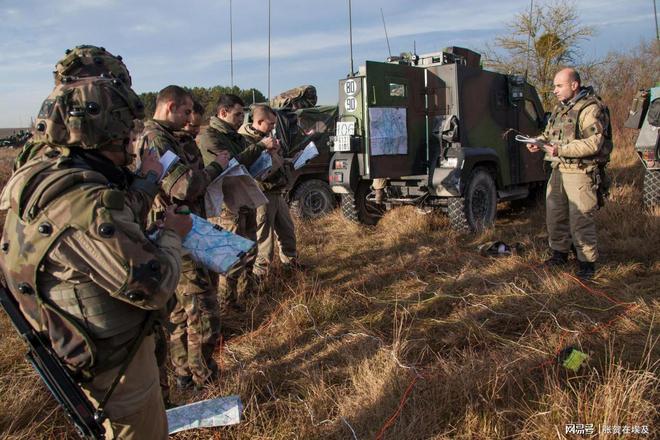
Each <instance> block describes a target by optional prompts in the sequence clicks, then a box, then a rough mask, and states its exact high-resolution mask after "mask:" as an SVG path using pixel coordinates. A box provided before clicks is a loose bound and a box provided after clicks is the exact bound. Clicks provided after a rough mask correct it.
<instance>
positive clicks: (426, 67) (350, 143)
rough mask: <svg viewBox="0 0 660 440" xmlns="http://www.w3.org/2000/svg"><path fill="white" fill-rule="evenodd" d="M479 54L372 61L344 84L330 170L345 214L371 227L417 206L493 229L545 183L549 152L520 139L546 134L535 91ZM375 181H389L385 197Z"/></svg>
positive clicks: (454, 51) (469, 226)
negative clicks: (505, 206)
mask: <svg viewBox="0 0 660 440" xmlns="http://www.w3.org/2000/svg"><path fill="white" fill-rule="evenodd" d="M480 58H481V56H480V55H479V54H478V53H476V52H473V51H471V50H468V49H464V48H459V47H450V48H447V49H445V50H444V51H442V52H437V53H430V54H426V55H420V56H418V55H415V54H407V55H404V56H401V57H390V58H389V59H388V61H387V62H374V61H367V62H366V64H365V65H364V66H361V67H360V69H359V71H358V72H357V73H356V74H351V75H349V76H348V77H347V78H346V79H343V80H341V81H339V115H338V120H337V126H336V132H335V136H334V137H333V138H331V141H330V150H331V151H332V152H333V155H332V158H331V160H330V165H329V170H328V173H329V181H330V185H331V187H332V191H333V192H335V193H336V194H339V195H340V196H341V207H342V212H343V214H344V215H345V216H346V217H347V218H349V219H351V220H354V221H358V222H362V223H367V224H374V223H376V222H377V221H378V218H379V217H380V216H381V215H382V213H383V212H384V210H386V209H389V208H391V207H393V206H396V205H402V204H413V205H417V206H419V207H421V208H425V209H428V208H434V207H435V208H440V209H442V210H443V211H445V212H446V213H447V214H448V215H449V217H450V223H451V225H452V227H454V228H456V229H459V230H472V231H479V230H481V229H483V228H485V227H489V226H491V225H493V223H494V220H495V216H496V212H497V203H498V202H499V201H506V200H515V199H523V198H526V197H528V196H530V194H531V193H532V192H533V191H534V190H536V189H538V188H541V187H543V185H544V183H545V181H546V173H545V171H544V166H543V157H542V155H540V154H534V153H530V152H529V151H528V150H527V149H526V148H525V146H524V145H523V144H521V143H518V142H516V141H515V139H514V136H513V134H515V133H518V132H519V133H524V134H526V135H536V134H538V133H539V132H540V131H541V130H542V128H543V126H544V120H545V113H544V110H543V107H542V105H541V101H540V99H539V97H538V95H537V93H536V90H535V89H534V87H532V86H531V85H530V84H529V83H527V82H526V81H525V79H524V78H523V77H521V76H516V75H504V74H500V73H495V72H490V71H487V70H484V69H483V68H482V67H481V62H480ZM375 179H378V180H377V181H378V182H381V183H385V184H384V193H385V197H383V198H382V201H381V200H377V199H376V197H375V196H374V191H373V190H372V183H373V182H374V180H375ZM377 202H379V203H377Z"/></svg>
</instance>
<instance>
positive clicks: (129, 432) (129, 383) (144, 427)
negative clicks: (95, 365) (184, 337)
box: [81, 335, 168, 440]
mask: <svg viewBox="0 0 660 440" xmlns="http://www.w3.org/2000/svg"><path fill="white" fill-rule="evenodd" d="M154 350H155V345H154V336H153V335H149V336H146V337H145V338H144V340H143V341H142V344H141V345H140V348H138V350H137V352H136V353H135V356H134V357H133V360H132V361H131V363H130V364H129V365H128V368H127V369H126V372H125V373H124V375H123V376H122V378H121V380H120V381H119V384H118V385H117V388H115V390H114V392H113V393H112V396H111V397H110V400H109V401H108V403H107V404H106V406H105V412H106V414H107V415H108V420H106V422H105V423H104V424H103V426H104V427H105V428H106V438H107V439H121V440H142V439H154V440H165V439H167V437H168V436H167V417H166V415H165V406H164V405H163V398H162V397H161V393H160V386H159V384H158V366H157V365H156V356H155V355H154ZM120 367H121V366H118V367H116V368H113V369H112V370H109V371H106V372H103V373H101V374H99V375H97V376H96V377H94V379H93V380H92V381H91V382H85V383H82V384H81V387H82V388H83V391H84V392H85V394H86V395H87V397H89V399H90V400H91V401H92V403H93V404H95V405H99V403H100V402H101V400H102V399H103V397H104V396H105V393H106V392H107V391H108V389H109V388H110V385H111V384H112V382H113V381H114V379H115V377H116V376H117V372H118V371H119V368H120Z"/></svg>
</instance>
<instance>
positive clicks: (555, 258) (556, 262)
mask: <svg viewBox="0 0 660 440" xmlns="http://www.w3.org/2000/svg"><path fill="white" fill-rule="evenodd" d="M566 263H568V252H559V251H556V250H554V249H553V250H552V256H551V257H550V258H548V259H547V260H545V261H544V262H543V264H544V265H545V266H547V267H557V266H563V265H565V264H566Z"/></svg>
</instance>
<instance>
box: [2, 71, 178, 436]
mask: <svg viewBox="0 0 660 440" xmlns="http://www.w3.org/2000/svg"><path fill="white" fill-rule="evenodd" d="M142 117H143V110H142V106H141V104H140V101H139V99H138V97H137V95H135V93H134V92H133V90H131V89H130V87H129V86H128V85H127V84H126V83H125V82H123V81H120V80H118V79H116V78H110V77H94V76H87V77H82V76H81V77H63V78H62V81H61V82H60V84H58V85H57V86H56V87H55V89H54V90H53V92H52V93H51V94H50V95H49V96H48V98H47V99H46V100H45V101H44V103H43V105H42V107H41V110H40V111H39V115H38V117H37V120H36V132H35V138H36V139H37V141H38V142H41V143H42V144H43V145H44V146H45V148H44V149H43V150H42V154H39V155H36V156H34V157H32V158H27V159H26V160H25V162H24V163H22V164H20V166H19V167H18V168H17V170H16V171H15V172H14V174H13V175H12V177H11V178H10V180H9V182H8V183H7V185H6V186H5V188H4V191H3V193H2V197H1V198H0V209H2V210H5V211H7V216H6V221H5V225H4V231H3V236H2V252H1V253H0V267H1V268H2V270H3V272H4V275H5V278H6V280H7V284H8V286H9V290H10V292H11V294H12V295H13V296H14V297H15V299H16V300H17V302H18V303H19V305H20V307H21V311H22V312H23V314H24V315H25V317H26V319H27V320H28V321H29V322H30V323H31V325H32V326H33V327H34V328H35V329H36V330H37V331H39V332H41V333H42V334H43V335H44V336H45V337H47V338H48V339H49V340H50V343H51V345H52V348H53V351H54V352H55V354H56V355H57V356H58V357H59V358H60V359H61V360H62V362H63V364H64V365H66V366H67V367H68V369H69V370H70V371H71V372H72V375H73V377H75V378H76V379H77V380H78V381H79V383H80V385H81V387H82V388H83V390H84V391H85V393H86V394H87V395H88V397H89V398H90V400H91V401H92V402H93V403H94V404H95V405H97V406H99V407H102V408H103V409H104V412H105V413H106V414H107V416H108V420H106V422H105V423H104V426H105V427H106V430H107V431H108V434H109V435H108V437H109V438H122V439H144V438H150V439H165V438H167V418H166V416H165V411H164V406H163V400H162V397H161V393H160V388H159V386H158V368H157V366H156V360H155V356H154V337H153V334H152V329H153V321H154V315H155V312H156V311H158V310H160V309H163V308H164V307H165V305H166V303H167V302H168V301H169V300H170V298H171V297H172V295H173V293H174V289H175V287H176V285H177V283H178V281H179V275H180V270H181V240H182V237H183V236H185V235H186V234H187V233H188V231H189V230H190V227H191V221H190V218H189V217H188V216H186V215H180V214H177V213H176V212H175V207H174V206H170V207H168V208H167V210H166V215H165V217H164V220H163V224H162V229H161V231H160V234H159V236H158V238H157V239H155V240H154V241H152V240H150V239H149V238H147V237H146V236H145V234H144V233H143V231H142V228H141V220H140V218H139V214H138V212H139V208H140V207H144V204H146V203H147V201H148V199H151V200H153V197H154V196H155V192H156V190H157V186H156V185H155V184H154V183H153V182H149V180H148V179H143V180H138V181H137V182H138V184H137V186H136V184H135V182H136V181H131V179H129V178H128V174H127V172H126V171H125V170H124V169H122V168H121V167H122V166H123V165H126V163H127V162H128V161H129V160H130V157H129V156H128V155H127V153H126V147H127V145H128V142H129V138H130V134H131V130H132V128H133V121H134V119H141V118H142ZM154 171H159V170H158V169H154ZM131 193H132V194H136V193H139V194H141V197H142V198H143V203H142V204H140V205H139V206H135V205H134V204H133V203H132V201H131V198H130V197H128V194H131ZM136 208H138V209H136Z"/></svg>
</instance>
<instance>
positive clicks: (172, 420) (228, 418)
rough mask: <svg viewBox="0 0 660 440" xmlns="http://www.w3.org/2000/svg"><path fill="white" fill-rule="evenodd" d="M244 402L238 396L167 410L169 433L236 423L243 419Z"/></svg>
mask: <svg viewBox="0 0 660 440" xmlns="http://www.w3.org/2000/svg"><path fill="white" fill-rule="evenodd" d="M242 410H243V404H242V403H241V398H240V397H238V396H228V397H220V398H217V399H210V400H203V401H201V402H195V403H191V404H189V405H184V406H179V407H177V408H172V409H168V410H167V424H168V426H169V433H170V434H174V433H175V432H179V431H185V430H186V429H194V428H210V427H213V426H227V425H235V424H237V423H240V421H241V412H242Z"/></svg>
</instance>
